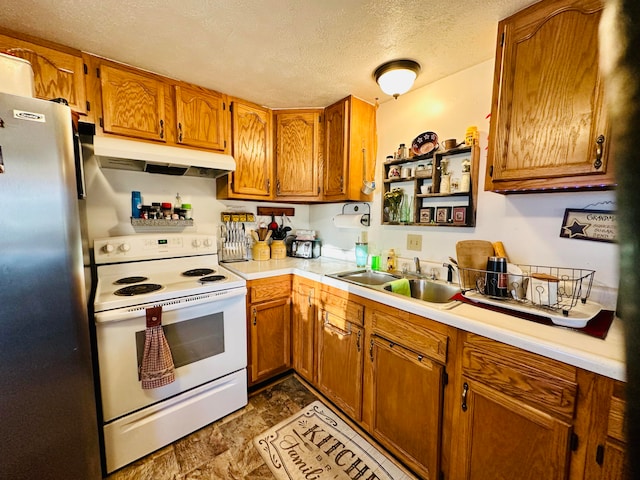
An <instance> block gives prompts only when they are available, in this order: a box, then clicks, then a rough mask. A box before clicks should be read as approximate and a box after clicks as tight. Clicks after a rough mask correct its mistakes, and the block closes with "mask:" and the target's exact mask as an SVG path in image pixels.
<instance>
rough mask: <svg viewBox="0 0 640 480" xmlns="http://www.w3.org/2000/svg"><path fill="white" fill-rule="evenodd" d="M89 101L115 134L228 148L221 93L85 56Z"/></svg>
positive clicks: (106, 128)
mask: <svg viewBox="0 0 640 480" xmlns="http://www.w3.org/2000/svg"><path fill="white" fill-rule="evenodd" d="M86 57H87V63H88V64H89V66H90V68H89V73H90V75H88V80H87V84H88V86H89V91H90V97H91V104H92V105H93V110H94V111H95V112H94V116H95V117H96V120H97V122H98V123H99V124H100V126H101V127H102V128H101V129H98V132H99V134H106V135H119V136H126V137H133V138H139V139H143V140H152V141H155V142H163V143H166V144H168V145H173V146H188V147H197V148H202V149H207V150H214V151H218V152H224V153H228V151H229V143H230V142H229V141H228V135H229V133H228V132H229V114H228V110H227V96H226V95H223V94H221V93H218V92H216V91H213V90H208V89H206V88H201V87H198V86H195V85H191V84H188V83H184V82H180V81H177V80H172V79H170V78H166V77H161V76H159V75H155V74H153V73H149V72H144V71H141V70H138V69H135V68H131V67H128V66H126V65H122V64H119V63H115V62H111V61H109V60H106V59H103V58H100V57H95V56H90V55H87V56H86Z"/></svg>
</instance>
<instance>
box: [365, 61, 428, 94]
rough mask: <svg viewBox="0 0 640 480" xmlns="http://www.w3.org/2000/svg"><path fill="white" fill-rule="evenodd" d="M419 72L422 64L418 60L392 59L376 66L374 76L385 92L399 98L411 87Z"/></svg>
mask: <svg viewBox="0 0 640 480" xmlns="http://www.w3.org/2000/svg"><path fill="white" fill-rule="evenodd" d="M419 72H420V64H419V63H418V62H415V61H413V60H392V61H391V62H387V63H383V64H382V65H380V66H379V67H378V68H376V71H375V72H373V77H374V78H375V79H376V82H377V83H378V85H380V89H381V90H382V91H383V92H384V93H386V94H387V95H393V98H395V99H397V98H398V96H399V95H402V94H403V93H406V92H408V91H409V90H410V89H411V87H412V86H413V82H414V81H415V79H416V77H417V76H418V73H419Z"/></svg>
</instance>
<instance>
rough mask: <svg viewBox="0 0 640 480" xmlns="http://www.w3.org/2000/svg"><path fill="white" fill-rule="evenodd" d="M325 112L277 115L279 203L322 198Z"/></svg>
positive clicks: (277, 185)
mask: <svg viewBox="0 0 640 480" xmlns="http://www.w3.org/2000/svg"><path fill="white" fill-rule="evenodd" d="M321 118H322V110H285V111H275V112H274V119H275V125H276V128H275V145H276V149H275V165H276V188H275V197H276V199H282V200H285V199H291V200H294V199H299V200H302V201H312V200H318V199H320V198H321V191H320V172H321V153H320V151H321V146H322V143H321V136H322V135H321V132H322V125H321Z"/></svg>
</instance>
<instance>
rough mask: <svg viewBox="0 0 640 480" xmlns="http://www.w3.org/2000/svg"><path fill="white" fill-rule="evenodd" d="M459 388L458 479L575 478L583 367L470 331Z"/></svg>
mask: <svg viewBox="0 0 640 480" xmlns="http://www.w3.org/2000/svg"><path fill="white" fill-rule="evenodd" d="M459 388H460V397H459V398H460V403H459V405H458V406H457V407H456V411H457V415H456V414H454V426H453V437H454V438H455V439H456V440H455V444H454V445H455V446H454V448H453V460H452V474H451V477H452V478H459V479H474V480H484V479H486V480H490V479H491V480H493V479H496V478H517V479H519V480H528V479H531V480H534V479H541V478H544V479H549V480H552V479H557V480H560V479H567V478H569V465H570V457H571V452H572V439H573V431H572V420H573V417H574V412H575V408H576V396H577V369H576V368H574V367H570V366H569V365H565V364H562V363H561V362H557V361H554V360H550V359H546V358H544V357H541V356H538V355H535V354H532V353H529V352H525V351H522V350H520V349H518V348H516V347H512V346H509V345H505V344H501V343H498V342H495V341H492V340H489V339H486V338H483V337H480V336H477V335H473V334H466V335H465V341H464V343H463V348H462V376H461V382H460V385H459ZM574 442H575V440H574ZM573 445H574V446H575V443H573Z"/></svg>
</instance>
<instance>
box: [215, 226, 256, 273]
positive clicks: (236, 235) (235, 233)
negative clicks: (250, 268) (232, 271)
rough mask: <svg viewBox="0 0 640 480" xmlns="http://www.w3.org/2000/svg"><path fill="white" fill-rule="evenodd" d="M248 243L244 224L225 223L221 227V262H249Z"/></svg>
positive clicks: (219, 251) (219, 252) (219, 253)
mask: <svg viewBox="0 0 640 480" xmlns="http://www.w3.org/2000/svg"><path fill="white" fill-rule="evenodd" d="M247 242H248V241H247V237H246V235H245V229H244V224H243V223H241V222H225V223H223V224H222V225H221V226H220V243H219V247H218V255H219V259H220V261H221V262H223V263H229V262H246V261H247V260H249V257H248V251H249V248H248V245H247Z"/></svg>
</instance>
